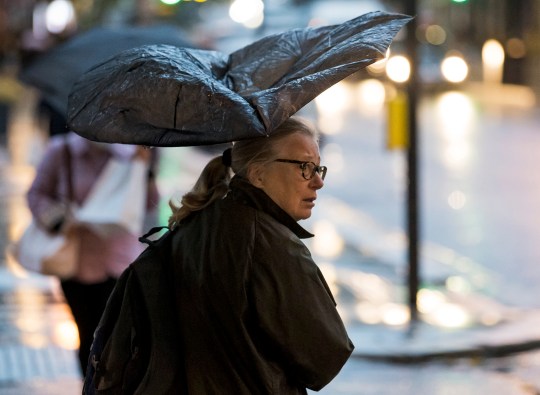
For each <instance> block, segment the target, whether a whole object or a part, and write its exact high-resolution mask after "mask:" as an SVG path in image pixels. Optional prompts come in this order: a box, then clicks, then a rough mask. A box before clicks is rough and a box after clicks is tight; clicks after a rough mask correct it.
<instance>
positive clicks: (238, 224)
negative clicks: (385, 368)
mask: <svg viewBox="0 0 540 395" xmlns="http://www.w3.org/2000/svg"><path fill="white" fill-rule="evenodd" d="M230 189H231V190H230V192H229V194H228V195H227V197H226V198H225V199H223V200H220V201H218V202H215V203H214V204H212V205H211V206H209V207H207V208H205V209H204V210H202V211H200V212H196V213H194V214H191V215H190V216H189V217H188V218H187V219H186V220H184V221H183V222H182V224H181V225H180V226H179V227H178V229H176V231H175V234H174V235H173V240H172V244H173V254H172V256H173V271H174V279H175V287H174V288H175V291H176V302H177V308H178V316H179V317H180V326H181V330H180V333H179V336H180V338H181V339H182V345H183V348H184V353H185V354H184V357H185V367H186V379H187V388H188V393H189V394H190V395H211V394H216V395H233V394H234V395H242V394H245V395H248V394H249V395H256V394H306V388H309V389H312V390H319V389H321V388H322V387H324V386H325V385H326V384H328V383H329V382H330V381H331V380H332V379H333V378H334V377H335V376H336V374H337V373H338V372H339V371H340V369H341V367H342V366H343V365H344V364H345V362H346V361H347V359H348V358H349V356H350V354H351V352H352V350H353V345H352V343H351V341H350V340H349V338H348V336H347V333H346V331H345V327H344V325H343V323H342V321H341V319H340V317H339V315H338V313H337V311H336V308H335V302H334V299H333V297H332V294H331V292H330V290H329V288H328V285H327V284H326V282H325V280H324V278H323V276H322V274H321V272H320V270H319V269H318V267H317V266H316V265H315V263H314V262H313V260H312V258H311V255H310V253H309V251H308V249H307V248H306V246H305V245H304V244H303V243H302V242H301V240H300V238H306V237H310V236H313V235H311V234H310V233H309V232H307V231H306V230H305V229H303V228H302V227H301V226H300V225H299V224H298V223H297V222H296V221H294V220H293V219H292V218H291V217H290V216H289V215H287V214H286V213H285V212H284V211H283V210H282V209H281V208H280V207H279V206H277V205H276V204H275V203H274V202H273V201H272V200H271V199H270V198H269V197H268V196H267V195H266V194H265V193H264V192H263V191H262V190H260V189H257V188H255V187H253V186H252V185H251V184H249V183H248V182H247V181H245V180H244V179H241V178H239V177H235V178H233V180H232V181H231V184H230Z"/></svg>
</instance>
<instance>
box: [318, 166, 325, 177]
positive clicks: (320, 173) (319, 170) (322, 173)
mask: <svg viewBox="0 0 540 395" xmlns="http://www.w3.org/2000/svg"><path fill="white" fill-rule="evenodd" d="M317 173H319V175H320V176H321V178H322V179H323V180H324V177H326V166H319V167H318V168H317Z"/></svg>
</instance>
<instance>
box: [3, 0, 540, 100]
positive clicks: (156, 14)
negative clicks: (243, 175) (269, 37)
mask: <svg viewBox="0 0 540 395" xmlns="http://www.w3.org/2000/svg"><path fill="white" fill-rule="evenodd" d="M245 1H249V0H245ZM253 1H256V0H253ZM331 1H332V0H264V2H265V3H266V4H267V5H269V4H270V3H273V4H274V7H273V8H276V7H275V4H277V6H278V7H279V6H282V7H283V9H284V10H286V11H285V12H284V14H290V13H292V12H294V10H295V9H299V10H300V9H305V7H308V6H309V5H311V4H315V3H325V2H328V3H329V2H331ZM362 1H365V2H366V3H367V2H368V1H369V2H370V3H380V4H381V6H382V7H384V8H385V9H387V10H391V11H396V12H404V9H403V7H404V4H405V3H406V2H405V1H402V0H380V1H377V2H374V1H372V0H349V2H350V3H351V4H352V3H353V2H354V3H358V2H362ZM416 1H417V9H418V10H419V14H418V26H419V29H420V30H422V29H423V30H425V29H428V28H429V27H431V26H437V27H440V28H441V29H442V31H443V32H444V40H443V41H442V42H438V43H436V44H433V43H430V42H426V39H425V35H424V34H423V33H425V32H424V31H423V30H422V31H421V32H416V35H417V37H418V40H419V43H420V44H421V45H422V46H423V47H425V51H421V52H420V54H421V56H425V57H426V58H428V57H430V56H433V57H435V58H437V57H441V56H444V54H446V53H448V52H449V51H456V52H459V53H460V54H462V56H463V57H464V58H466V59H467V61H468V62H469V64H470V65H471V73H470V77H469V78H470V79H471V80H481V79H482V72H481V65H480V62H481V49H482V45H483V43H484V42H485V41H486V40H488V39H495V40H498V41H499V42H500V43H501V44H502V45H503V47H504V49H505V60H504V72H503V81H504V82H506V83H511V84H522V85H528V86H530V87H532V88H533V89H534V90H535V91H536V92H537V94H540V75H539V73H537V72H536V64H537V61H538V60H539V58H540V2H538V1H537V0H416ZM55 2H57V3H69V4H71V5H72V7H73V10H74V13H75V19H74V21H73V22H72V23H71V24H68V25H66V28H65V29H64V30H62V31H59V32H56V33H52V34H46V33H44V32H43V27H40V26H39V24H40V22H39V18H38V17H39V12H40V9H41V10H42V11H43V10H44V9H45V8H46V6H48V5H51V4H52V3H55ZM232 2H233V0H189V1H188V0H182V1H172V0H168V1H165V0H136V1H132V0H17V1H13V0H0V71H1V70H2V68H3V67H5V66H6V65H9V64H13V63H14V62H15V63H17V62H25V61H28V60H29V58H31V56H33V55H34V54H36V53H39V52H41V51H45V50H47V48H50V47H51V46H54V45H56V44H58V43H59V42H62V41H64V40H65V39H67V38H69V37H70V36H71V35H73V34H76V33H77V32H78V31H81V30H84V29H87V28H89V27H91V26H95V25H99V24H149V23H152V22H155V21H167V22H169V23H173V24H179V25H184V26H187V27H188V28H192V27H193V25H194V23H195V22H198V20H199V19H200V20H201V22H202V26H203V28H204V26H205V25H204V23H205V22H206V23H208V22H210V24H207V25H206V26H212V25H211V21H204V20H203V19H204V13H203V12H201V10H204V9H208V8H210V7H214V6H218V5H219V6H221V7H223V5H226V4H230V3H232ZM344 3H347V1H341V2H340V4H344ZM267 8H269V7H267ZM207 15H210V14H207ZM40 29H41V30H40ZM198 29H199V31H200V29H201V27H200V26H199V27H198ZM208 30H209V31H210V30H212V27H210V28H208ZM432 30H433V29H432ZM0 90H1V89H0Z"/></svg>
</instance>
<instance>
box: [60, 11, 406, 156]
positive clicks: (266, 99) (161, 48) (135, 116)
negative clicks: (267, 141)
mask: <svg viewBox="0 0 540 395" xmlns="http://www.w3.org/2000/svg"><path fill="white" fill-rule="evenodd" d="M410 19H411V17H409V16H406V15H401V14H390V13H385V12H373V13H369V14H365V15H362V16H359V17H357V18H355V19H352V20H350V21H347V22H344V23H342V24H339V25H333V26H324V27H319V28H302V29H294V30H290V31H287V32H284V33H281V34H276V35H272V36H268V37H265V38H263V39H261V40H258V41H256V42H255V43H253V44H250V45H248V46H246V47H244V48H242V49H240V50H238V51H235V52H233V53H232V54H230V55H225V54H223V53H220V52H217V51H206V50H197V49H192V48H178V47H174V46H167V45H157V46H156V45H152V46H145V47H140V48H136V49H132V50H127V51H124V52H122V53H121V54H119V55H118V56H116V57H114V58H112V59H110V60H109V61H106V62H104V63H102V64H100V65H98V66H96V67H94V68H93V69H91V70H90V71H88V72H87V73H85V74H84V75H83V77H82V78H81V79H80V80H79V81H78V82H77V83H76V84H75V85H74V87H73V90H72V93H71V95H70V97H69V106H68V125H69V127H70V128H71V129H72V130H74V131H75V132H77V133H78V134H80V135H82V136H83V137H86V138H88V139H91V140H95V141H102V142H109V143H126V144H142V145H149V146H194V145H205V144H217V143H226V142H231V141H237V140H242V139H246V138H253V137H258V136H265V135H269V134H271V133H272V131H273V130H274V129H275V128H276V127H277V126H279V125H280V124H281V123H282V122H283V121H284V120H285V119H287V118H288V117H290V116H291V115H293V114H294V113H296V112H297V111H298V110H299V109H300V108H302V107H303V106H304V105H306V104H307V103H309V102H310V101H311V100H313V99H314V98H315V97H316V96H317V95H319V94H320V93H322V92H323V91H324V90H326V89H328V88H329V87H331V86H332V85H334V84H336V83H337V82H339V81H340V80H342V79H343V78H345V77H347V76H349V75H350V74H352V73H354V72H356V71H358V70H360V69H362V68H364V67H366V66H368V65H369V64H371V63H373V62H375V61H377V60H379V59H381V58H383V57H384V54H385V52H386V49H387V48H388V46H389V45H390V43H391V42H392V40H393V38H394V36H395V35H396V34H397V32H398V31H399V30H400V29H401V28H402V27H403V25H405V24H406V23H407V22H408V21H409V20H410Z"/></svg>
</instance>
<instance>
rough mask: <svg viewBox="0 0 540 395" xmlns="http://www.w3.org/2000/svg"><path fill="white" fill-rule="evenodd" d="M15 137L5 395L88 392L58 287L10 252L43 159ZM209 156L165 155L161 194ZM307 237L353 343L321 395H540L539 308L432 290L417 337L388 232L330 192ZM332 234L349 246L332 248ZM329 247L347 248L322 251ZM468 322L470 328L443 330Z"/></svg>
mask: <svg viewBox="0 0 540 395" xmlns="http://www.w3.org/2000/svg"><path fill="white" fill-rule="evenodd" d="M14 127H15V128H16V129H17V128H20V130H21V132H19V133H18V134H17V137H16V138H14V139H13V140H10V141H9V142H8V144H7V147H0V234H1V236H2V237H1V238H0V243H2V247H4V248H5V249H6V254H5V259H4V260H2V261H0V317H1V318H0V394H5V395H23V394H24V395H26V394H37V395H45V394H68V395H69V394H76V393H80V388H81V381H80V376H79V371H78V365H77V358H76V347H77V343H76V332H75V331H74V325H73V321H72V319H71V315H70V312H69V309H68V308H67V306H66V304H65V303H64V301H63V298H62V295H61V292H60V290H59V286H58V283H57V282H56V281H55V280H54V279H52V278H47V277H44V276H40V275H34V274H28V273H26V272H24V271H22V270H21V269H20V268H19V267H18V266H17V264H16V262H14V261H13V260H12V258H11V257H10V254H9V246H8V241H9V240H11V239H13V237H15V235H16V234H18V233H20V231H21V227H23V226H24V223H25V222H27V221H28V212H27V210H26V208H25V204H24V198H23V196H24V192H25V190H26V188H27V187H28V185H29V182H30V181H31V179H32V176H33V166H34V165H35V163H36V161H37V158H38V157H39V155H40V152H41V151H40V150H41V149H42V146H40V144H39V143H35V141H36V138H35V137H36V135H35V132H30V131H29V130H28V129H32V128H33V127H34V125H33V124H31V123H25V122H22V121H21V123H20V124H17V125H14ZM25 133H26V140H25ZM38 140H39V139H38ZM29 141H33V143H32V144H30V143H29ZM21 144H22V145H23V146H21ZM23 148H24V149H23ZM207 158H208V156H207V154H205V153H203V152H202V151H199V150H193V149H192V150H185V149H181V150H175V149H171V150H168V151H166V153H164V155H163V161H164V163H163V166H162V168H163V170H162V173H163V174H161V176H160V189H161V191H162V194H163V195H164V196H171V195H174V194H176V193H178V192H179V190H180V191H181V190H184V189H185V188H187V187H188V186H189V185H190V184H191V182H192V180H193V174H194V173H196V172H198V171H199V170H200V167H199V166H200V165H201V164H203V163H205V162H206V160H207ZM179 168H181V169H185V170H186V171H185V172H184V173H183V174H184V176H181V177H180V178H178V177H177V176H176V175H175V174H176V173H178V172H175V171H174V169H179ZM191 170H194V171H193V172H192V171H191ZM308 227H313V228H315V233H316V234H318V235H321V236H320V238H319V239H317V238H316V239H315V240H313V241H311V242H310V245H309V247H310V249H311V250H312V251H313V254H314V257H315V260H316V261H317V262H318V263H320V266H321V268H322V270H323V272H324V273H325V276H326V278H327V279H328V281H329V283H330V286H331V287H332V288H333V291H334V292H335V294H336V296H337V300H338V306H339V309H340V313H341V314H342V316H343V318H344V320H345V322H346V325H347V327H348V330H349V332H350V336H351V338H352V340H353V342H354V343H355V345H356V349H355V352H354V354H353V357H352V358H351V359H350V360H349V362H348V363H347V364H346V365H345V367H344V368H343V371H342V372H341V373H340V374H339V375H338V377H337V378H336V379H335V380H334V381H333V382H332V383H331V384H329V385H328V386H327V387H326V388H325V389H323V390H322V391H321V392H320V393H322V394H328V395H358V394H373V395H375V394H386V393H399V394H404V395H407V394H411V395H412V394H428V395H438V394H460V395H463V394H494V395H498V394H500V395H503V394H504V395H521V394H538V393H540V379H539V376H540V375H538V372H539V371H540V353H539V352H538V351H536V349H537V348H538V347H539V346H540V331H539V330H538V328H539V327H540V314H539V313H538V312H537V311H536V310H534V309H518V308H509V307H507V306H503V305H501V304H500V303H497V302H495V301H493V300H492V299H490V298H487V297H486V296H485V295H483V294H480V293H475V292H469V293H468V294H467V295H466V296H463V295H462V294H459V293H457V292H456V293H451V292H448V291H445V290H443V289H442V288H439V289H437V288H434V289H431V290H430V292H432V293H431V294H429V295H427V296H428V297H427V298H426V299H425V300H427V301H432V302H433V301H441V300H444V301H445V303H446V305H447V307H448V309H446V310H443V313H442V316H437V315H435V314H429V309H427V310H426V311H428V312H427V313H426V314H425V316H423V317H422V318H423V319H422V321H421V322H420V323H418V325H416V326H415V327H411V326H409V325H408V324H407V320H406V319H407V315H406V312H405V311H404V305H403V300H402V299H403V298H402V295H403V289H404V284H403V275H402V273H401V272H400V270H399V269H396V267H395V266H394V265H392V264H391V261H392V259H389V257H388V256H385V254H389V251H388V250H383V249H379V250H377V248H374V246H377V245H389V244H388V243H387V240H386V238H387V237H388V234H387V233H386V232H385V231H384V230H381V229H378V228H377V226H375V225H374V224H373V223H371V222H370V220H369V218H366V217H364V216H363V215H362V213H361V212H360V211H359V210H358V209H356V208H354V207H351V206H350V205H348V204H347V203H346V202H344V201H343V200H342V199H340V197H339V195H337V194H335V193H330V194H327V195H324V194H322V193H321V197H320V198H319V199H318V204H317V209H316V211H315V212H314V217H313V218H312V219H311V220H310V222H309V223H308ZM333 232H334V233H336V234H337V235H339V236H340V237H339V238H337V239H332V237H335V236H336V234H334V233H333ZM336 240H338V241H336ZM321 242H322V244H324V245H326V246H328V245H330V246H332V245H334V246H337V247H340V248H337V247H336V250H335V251H328V250H327V249H326V250H325V249H324V248H323V249H321V248H320V243H321ZM366 245H368V246H371V247H372V248H371V252H369V251H366V249H365V246H366ZM377 252H381V253H380V254H378V253H377ZM432 253H433V254H436V252H433V251H432ZM451 274H452V267H448V266H447V265H441V266H440V267H437V266H436V265H435V268H434V269H433V268H432V272H431V275H432V276H433V277H437V276H442V277H445V278H448V277H450V275H451ZM360 301H363V302H365V303H359V302H360ZM433 303H434V302H433ZM464 312H465V313H466V314H464ZM449 317H450V318H452V317H453V320H448V318H449ZM460 319H465V320H466V322H465V323H464V324H463V322H462V324H463V325H460V326H454V327H453V326H452V325H446V326H445V325H443V324H444V323H445V322H447V323H450V324H451V323H452V322H454V323H455V322H456V320H457V321H459V320H460ZM445 320H446V321H445ZM467 320H468V321H467ZM460 322H461V321H460Z"/></svg>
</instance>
